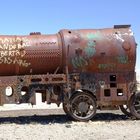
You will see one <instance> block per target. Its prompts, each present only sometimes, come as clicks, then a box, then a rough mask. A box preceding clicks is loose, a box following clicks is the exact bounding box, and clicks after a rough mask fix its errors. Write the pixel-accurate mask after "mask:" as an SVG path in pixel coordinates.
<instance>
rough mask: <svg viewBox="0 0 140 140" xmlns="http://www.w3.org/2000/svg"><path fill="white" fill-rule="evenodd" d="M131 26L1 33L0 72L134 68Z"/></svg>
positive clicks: (29, 72)
mask: <svg viewBox="0 0 140 140" xmlns="http://www.w3.org/2000/svg"><path fill="white" fill-rule="evenodd" d="M135 59H136V44H135V40H134V37H133V34H132V31H131V30H130V28H109V29H96V30H93V29H91V30H61V31H60V32H59V33H58V34H54V35H41V34H38V33H36V34H35V33H34V34H33V33H32V34H31V35H29V36H0V75H1V76H2V75H6V76H7V75H25V74H46V73H48V72H49V73H54V72H55V70H56V69H57V68H58V71H59V72H62V70H63V68H64V67H65V65H66V64H68V66H69V71H70V72H77V71H87V72H114V71H115V72H120V71H134V66H135Z"/></svg>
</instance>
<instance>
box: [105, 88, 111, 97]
mask: <svg viewBox="0 0 140 140" xmlns="http://www.w3.org/2000/svg"><path fill="white" fill-rule="evenodd" d="M104 96H106V97H109V96H110V89H105V90H104Z"/></svg>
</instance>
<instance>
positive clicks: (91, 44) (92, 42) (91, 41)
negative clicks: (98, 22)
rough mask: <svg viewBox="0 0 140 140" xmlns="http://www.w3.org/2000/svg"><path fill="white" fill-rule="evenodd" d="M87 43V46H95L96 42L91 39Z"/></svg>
mask: <svg viewBox="0 0 140 140" xmlns="http://www.w3.org/2000/svg"><path fill="white" fill-rule="evenodd" d="M87 45H88V47H95V46H96V43H95V42H94V41H93V40H89V41H88V43H87Z"/></svg>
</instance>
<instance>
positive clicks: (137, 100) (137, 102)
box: [134, 96, 140, 114]
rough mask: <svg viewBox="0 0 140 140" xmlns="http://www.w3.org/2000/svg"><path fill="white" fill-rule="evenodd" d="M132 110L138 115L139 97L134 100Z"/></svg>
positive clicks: (139, 111)
mask: <svg viewBox="0 0 140 140" xmlns="http://www.w3.org/2000/svg"><path fill="white" fill-rule="evenodd" d="M134 108H135V111H136V113H138V114H140V96H136V98H135V100H134Z"/></svg>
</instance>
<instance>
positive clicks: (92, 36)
mask: <svg viewBox="0 0 140 140" xmlns="http://www.w3.org/2000/svg"><path fill="white" fill-rule="evenodd" d="M101 37H102V36H101V33H100V32H99V31H97V32H96V33H89V34H87V38H88V39H89V40H92V39H100V38H101Z"/></svg>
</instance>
